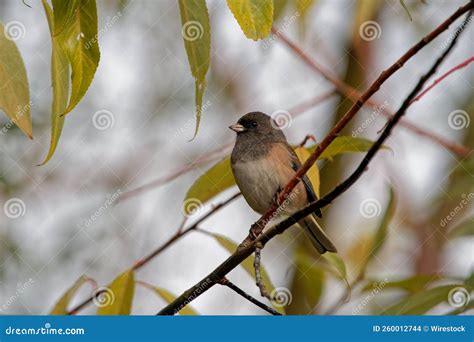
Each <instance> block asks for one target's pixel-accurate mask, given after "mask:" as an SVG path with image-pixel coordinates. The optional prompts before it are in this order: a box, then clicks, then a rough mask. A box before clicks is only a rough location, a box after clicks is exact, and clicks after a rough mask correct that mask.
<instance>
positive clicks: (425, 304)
mask: <svg viewBox="0 0 474 342" xmlns="http://www.w3.org/2000/svg"><path fill="white" fill-rule="evenodd" d="M456 287H462V288H466V286H465V285H444V286H439V287H435V288H433V289H429V290H425V291H422V292H418V293H415V294H413V295H411V296H408V297H406V298H404V299H402V300H401V301H400V302H398V303H396V304H395V305H393V306H391V307H389V308H387V309H386V310H384V311H382V315H422V314H424V313H425V312H427V311H428V310H430V309H431V308H433V307H434V306H436V305H438V304H440V303H442V302H445V301H447V300H448V297H449V293H450V291H451V290H453V289H454V288H456Z"/></svg>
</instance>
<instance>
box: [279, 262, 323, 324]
mask: <svg viewBox="0 0 474 342" xmlns="http://www.w3.org/2000/svg"><path fill="white" fill-rule="evenodd" d="M294 264H295V273H294V276H293V280H292V281H291V289H290V291H291V293H292V294H293V298H292V301H291V303H290V304H289V305H288V307H287V313H288V314H289V315H307V314H308V313H311V311H312V310H313V309H314V308H315V307H316V306H317V305H318V303H319V301H320V299H321V295H322V292H323V286H324V280H325V276H324V271H323V269H322V268H321V267H320V266H319V264H318V263H317V262H315V261H314V260H312V259H311V258H309V257H308V256H307V255H305V254H303V253H296V254H295V262H294Z"/></svg>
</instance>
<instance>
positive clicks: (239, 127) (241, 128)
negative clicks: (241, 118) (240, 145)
mask: <svg viewBox="0 0 474 342" xmlns="http://www.w3.org/2000/svg"><path fill="white" fill-rule="evenodd" d="M229 128H230V129H231V130H233V131H234V132H236V133H239V132H243V131H245V127H244V126H242V125H241V124H235V125H232V126H229Z"/></svg>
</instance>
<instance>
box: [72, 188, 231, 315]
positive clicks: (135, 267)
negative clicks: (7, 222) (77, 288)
mask: <svg viewBox="0 0 474 342" xmlns="http://www.w3.org/2000/svg"><path fill="white" fill-rule="evenodd" d="M239 196H240V192H238V193H236V194H234V195H232V196H231V197H229V198H228V199H227V200H225V201H223V202H222V203H219V204H217V205H215V206H214V207H213V208H212V209H210V210H209V211H208V212H207V213H205V214H204V215H203V216H201V217H200V218H199V219H198V220H197V221H196V222H194V223H193V224H192V225H191V226H190V227H188V228H186V229H183V228H182V225H180V227H179V228H178V230H177V232H176V233H175V234H174V235H173V236H172V237H171V238H169V239H168V240H167V241H166V242H165V243H164V244H163V245H161V246H160V247H158V248H157V249H156V250H154V251H153V252H151V253H150V254H148V255H147V256H146V257H144V258H142V259H140V260H138V261H137V262H135V264H134V265H133V266H132V268H131V269H132V270H134V271H136V270H138V269H140V268H141V267H143V266H144V265H146V264H147V263H148V262H149V261H150V260H152V259H153V258H155V257H156V256H157V255H159V254H160V253H162V252H163V251H164V250H165V249H167V248H168V247H169V246H171V245H172V244H173V243H175V242H176V241H177V240H179V239H181V238H182V237H183V236H185V235H186V234H188V233H190V232H192V231H194V230H197V229H198V225H199V224H200V223H202V222H203V221H204V220H206V219H207V218H209V217H210V216H211V215H213V214H215V213H216V212H217V211H219V210H220V209H222V208H224V207H225V206H226V205H228V204H229V203H230V202H232V201H233V200H235V199H236V198H237V197H239ZM183 222H186V220H184V221H183ZM103 292H105V290H102V291H97V292H95V293H94V295H92V296H91V297H89V298H87V299H86V300H84V301H83V302H81V303H80V304H78V305H77V306H76V307H74V308H73V309H71V310H70V311H69V312H68V315H74V314H76V313H77V312H78V311H80V310H81V309H83V308H84V307H86V306H87V305H88V304H89V303H91V302H92V301H93V299H94V298H97V297H99V296H100V295H101V294H102V293H103Z"/></svg>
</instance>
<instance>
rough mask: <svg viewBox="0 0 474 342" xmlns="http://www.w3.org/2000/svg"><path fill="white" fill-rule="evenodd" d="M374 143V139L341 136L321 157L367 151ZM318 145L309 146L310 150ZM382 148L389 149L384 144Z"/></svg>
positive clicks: (331, 157)
mask: <svg viewBox="0 0 474 342" xmlns="http://www.w3.org/2000/svg"><path fill="white" fill-rule="evenodd" d="M373 144H374V142H373V141H371V140H369V139H365V138H355V137H351V136H344V135H343V136H339V137H337V138H336V139H334V140H333V142H332V143H331V144H330V145H329V146H328V147H327V148H326V149H325V150H324V151H323V153H322V154H321V156H320V157H319V159H328V160H332V159H333V158H334V157H335V156H336V155H338V154H341V153H358V152H367V151H368V150H369V149H370V148H371V147H372V145H373ZM316 146H317V145H315V146H312V147H310V148H308V151H309V152H311V153H312V152H313V151H314V150H315V149H316ZM382 149H387V147H386V146H382Z"/></svg>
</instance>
